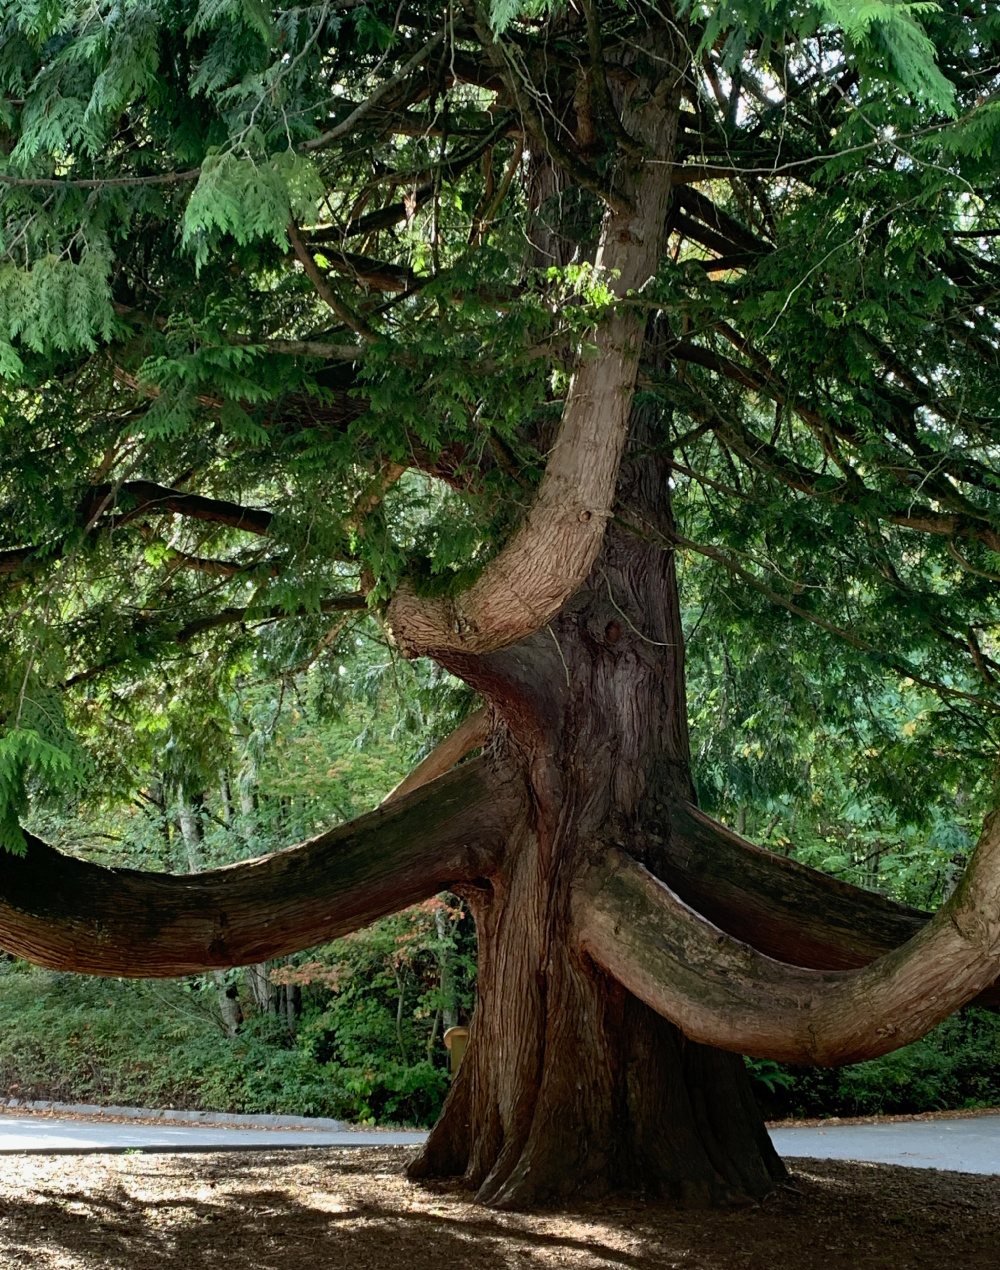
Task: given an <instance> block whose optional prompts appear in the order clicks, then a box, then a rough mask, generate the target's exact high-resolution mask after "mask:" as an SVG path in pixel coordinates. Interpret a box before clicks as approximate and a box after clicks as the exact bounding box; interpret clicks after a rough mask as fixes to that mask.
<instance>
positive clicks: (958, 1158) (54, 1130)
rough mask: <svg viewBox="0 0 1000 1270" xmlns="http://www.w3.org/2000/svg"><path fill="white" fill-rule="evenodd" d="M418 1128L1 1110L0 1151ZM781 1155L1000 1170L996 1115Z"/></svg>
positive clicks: (249, 1141) (307, 1143)
mask: <svg viewBox="0 0 1000 1270" xmlns="http://www.w3.org/2000/svg"><path fill="white" fill-rule="evenodd" d="M426 1137H427V1135H426V1134H425V1133H420V1132H415V1131H414V1132H383V1131H365V1130H363V1129H348V1130H343V1131H339V1132H338V1131H332V1130H329V1129H305V1128H303V1129H278V1128H275V1129H236V1128H222V1127H217V1126H213V1125H196V1126H190V1125H168V1124H155V1125H146V1124H106V1123H102V1122H101V1121H99V1120H82V1119H77V1120H73V1119H70V1118H66V1119H63V1118H59V1119H55V1118H49V1117H47V1116H11V1115H0V1154H10V1153H15V1152H16V1153H24V1154H32V1155H49V1154H66V1155H86V1154H91V1153H98V1152H122V1151H156V1152H161V1151H260V1150H265V1151H275V1150H295V1149H301V1148H303V1147H345V1146H348V1147H362V1146H416V1145H418V1144H419V1143H421V1142H423V1141H424V1139H425V1138H426ZM771 1137H772V1138H773V1140H774V1144H775V1146H776V1147H777V1148H778V1151H779V1152H780V1154H781V1155H783V1156H805V1157H811V1158H813V1159H828V1160H872V1161H876V1162H878V1163H882V1164H907V1165H910V1166H911V1167H913V1168H934V1169H950V1170H955V1171H958V1172H962V1173H997V1174H1000V1116H977V1117H975V1118H971V1119H963V1120H919V1121H906V1122H901V1123H898V1124H874V1125H829V1126H827V1127H826V1128H816V1129H813V1128H793V1129H773V1130H772V1131H771Z"/></svg>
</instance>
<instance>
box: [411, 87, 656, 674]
mask: <svg viewBox="0 0 1000 1270" xmlns="http://www.w3.org/2000/svg"><path fill="white" fill-rule="evenodd" d="M644 87H645V88H646V89H648V90H649V95H648V97H647V96H645V95H644V93H643V92H637V93H636V99H637V104H634V105H631V106H629V105H628V104H627V106H626V112H625V113H626V122H627V123H628V125H629V131H630V132H634V133H635V134H636V136H637V137H638V138H639V139H640V140H641V141H642V142H643V143H645V144H647V145H648V146H649V147H650V149H651V150H652V152H653V153H654V154H655V155H657V156H658V159H659V160H662V161H658V162H656V163H653V164H648V165H647V166H646V167H645V168H644V170H643V171H642V172H641V179H639V180H635V179H634V178H633V176H632V175H631V174H626V175H625V177H624V178H623V179H624V181H625V188H626V192H627V194H628V199H627V202H628V206H629V208H630V209H632V206H633V196H634V198H635V208H634V211H633V210H630V211H629V212H627V213H624V214H622V213H617V212H609V213H608V214H607V216H606V217H605V222H604V225H603V227H602V230H601V238H600V243H599V247H598V253H597V260H596V264H597V267H598V268H599V269H601V270H602V271H605V276H606V277H607V279H608V286H609V287H610V288H611V289H612V290H613V291H614V293H615V295H616V296H617V297H619V298H621V299H624V298H625V297H626V296H628V295H629V293H630V292H634V291H636V290H638V289H639V288H641V287H643V286H645V284H646V283H647V282H648V280H649V279H650V278H651V277H655V275H656V272H657V269H658V267H659V262H660V255H661V252H662V248H663V244H664V241H665V237H666V220H667V206H668V203H669V199H670V188H671V186H670V164H669V162H668V161H667V160H669V158H670V157H671V156H672V150H673V144H674V140H675V134H676V125H677V100H676V94H677V85H676V83H674V82H673V81H672V80H664V81H663V82H662V83H660V84H658V85H655V86H650V85H645V86H644ZM644 329H645V313H644V312H639V311H637V310H636V309H632V308H628V307H626V306H616V307H615V308H614V309H612V310H611V313H610V315H609V316H607V317H605V318H604V319H603V320H602V321H600V323H599V324H598V326H597V327H596V329H595V330H594V332H593V336H592V338H591V339H590V340H588V343H589V344H590V345H591V346H592V347H591V349H588V355H587V356H581V357H579V358H578V360H577V363H576V366H575V368H574V371H573V376H572V379H571V381H570V384H569V388H568V391H567V394H566V401H565V405H564V407H563V413H562V420H561V423H560V427H559V432H558V435H557V436H556V440H555V444H554V445H553V447H552V451H551V453H550V455H549V459H548V463H547V465H546V468H545V475H544V476H543V478H542V482H541V485H540V487H539V490H538V495H537V498H536V500H535V503H534V505H533V506H532V508H531V510H530V511H529V512H528V515H527V517H526V518H525V520H524V522H523V523H522V525H521V526H520V528H519V529H518V530H517V531H516V532H515V534H514V535H513V537H512V538H511V539H510V541H509V542H508V543H507V544H506V546H504V548H503V549H502V550H501V552H500V554H499V555H498V556H497V557H496V558H495V559H494V560H492V561H490V563H489V564H487V566H486V568H485V569H484V570H483V572H482V574H481V575H480V576H479V578H478V579H477V581H476V582H474V583H473V585H472V586H471V587H469V589H468V590H466V591H464V592H462V593H461V594H459V595H458V596H453V597H440V598H427V597H420V596H418V595H417V594H416V593H415V591H414V590H413V589H412V588H409V587H407V586H405V585H404V586H403V587H401V588H400V589H399V590H398V591H397V593H396V595H395V597H394V598H393V600H392V602H391V603H390V605H389V608H388V611H387V615H386V616H387V621H388V624H389V627H390V629H391V630H392V632H393V634H394V636H395V638H396V641H397V643H398V644H399V647H400V649H401V651H402V652H403V654H404V656H407V657H415V656H421V655H431V656H434V655H438V654H444V653H447V652H449V651H452V652H460V653H472V654H480V653H487V652H492V651H495V650H496V649H499V648H504V647H506V646H508V645H510V644H513V643H516V642H517V641H518V640H519V639H522V638H524V637H525V636H526V635H529V634H530V633H531V632H532V631H535V630H538V629H539V628H540V627H542V626H544V625H545V624H546V623H547V622H548V621H550V620H551V619H552V617H553V616H554V615H555V614H556V613H557V612H558V611H559V609H560V608H561V607H562V605H563V604H564V603H565V602H566V600H567V599H568V598H569V597H570V596H571V595H572V594H573V592H574V591H575V590H576V589H577V587H578V586H579V585H580V583H581V582H582V581H583V580H584V578H585V577H586V576H587V574H588V573H589V571H590V569H591V566H592V565H593V562H594V560H595V559H596V557H597V553H598V552H599V550H600V547H601V543H602V542H603V540H604V531H605V527H606V525H607V522H608V520H609V519H610V517H611V512H612V506H613V503H614V493H615V486H616V483H617V477H618V467H619V464H620V462H621V456H622V451H623V447H624V444H625V437H626V434H627V431H628V421H629V415H630V411H631V405H632V396H633V393H634V390H635V382H636V375H637V372H638V364H639V354H640V351H641V347H642V337H643V331H644ZM594 346H596V355H591V354H592V353H593V347H594Z"/></svg>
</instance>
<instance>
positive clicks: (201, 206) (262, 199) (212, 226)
mask: <svg viewBox="0 0 1000 1270" xmlns="http://www.w3.org/2000/svg"><path fill="white" fill-rule="evenodd" d="M322 195H323V182H322V180H321V179H320V176H319V173H318V172H316V171H315V169H314V168H313V166H312V164H311V163H310V162H309V160H308V159H306V158H303V157H302V156H301V155H297V154H295V152H294V151H292V150H284V151H281V152H279V153H278V154H276V155H272V156H270V157H268V158H264V159H262V160H255V159H254V158H253V157H251V156H250V155H246V156H244V157H238V156H237V155H235V154H233V153H232V152H231V151H230V152H227V153H224V154H215V155H209V156H207V157H206V158H205V160H204V161H203V163H202V165H201V175H200V176H199V178H198V184H197V185H196V186H195V187H194V190H193V192H192V194H191V197H190V198H189V199H188V203H187V207H186V208H185V209H184V222H183V224H184V231H183V236H182V242H183V243H184V244H185V246H193V247H194V250H195V259H196V261H197V264H198V267H199V268H200V267H201V266H202V265H204V264H205V262H206V261H207V260H208V259H209V257H210V255H212V254H214V253H215V252H217V251H218V250H219V246H220V238H221V237H222V235H224V234H232V236H233V237H234V238H235V239H236V241H237V243H238V244H239V245H240V246H241V247H245V246H246V245H247V244H248V243H251V242H253V241H254V240H255V239H258V238H265V239H270V240H271V241H272V242H273V243H274V244H275V245H276V246H277V247H279V248H280V249H282V250H287V249H288V234H287V230H288V222H289V220H290V219H292V218H294V219H296V220H302V219H308V218H310V217H311V216H312V215H313V214H314V213H315V210H316V204H317V202H318V201H319V199H320V198H321V197H322Z"/></svg>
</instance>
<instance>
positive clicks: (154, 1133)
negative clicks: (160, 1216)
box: [0, 1116, 427, 1155]
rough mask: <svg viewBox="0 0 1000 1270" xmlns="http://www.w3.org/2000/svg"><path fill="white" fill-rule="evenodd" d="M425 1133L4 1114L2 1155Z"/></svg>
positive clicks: (243, 1147) (408, 1138)
mask: <svg viewBox="0 0 1000 1270" xmlns="http://www.w3.org/2000/svg"><path fill="white" fill-rule="evenodd" d="M426 1137H427V1134H426V1133H419V1132H412V1133H410V1132H399V1133H393V1132H386V1131H384V1130H372V1131H370V1132H366V1131H365V1130H363V1129H348V1130H344V1131H342V1132H333V1131H330V1130H322V1129H227V1128H215V1127H214V1126H207V1125H198V1126H196V1127H190V1126H188V1125H165V1124H156V1125H145V1124H102V1123H101V1122H100V1121H99V1120H68V1119H67V1120H63V1119H58V1120H57V1119H49V1118H48V1117H43V1116H0V1154H11V1153H13V1152H17V1153H19V1154H29V1155H50V1154H52V1155H89V1154H92V1153H97V1152H105V1153H106V1152H123V1151H157V1152H160V1151H279V1150H284V1151H288V1150H301V1149H302V1148H303V1147H376V1146H383V1147H385V1146H410V1145H414V1146H415V1145H417V1144H418V1143H421V1142H423V1141H424V1139H425V1138H426Z"/></svg>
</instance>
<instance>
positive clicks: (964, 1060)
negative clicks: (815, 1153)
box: [747, 1008, 1000, 1118]
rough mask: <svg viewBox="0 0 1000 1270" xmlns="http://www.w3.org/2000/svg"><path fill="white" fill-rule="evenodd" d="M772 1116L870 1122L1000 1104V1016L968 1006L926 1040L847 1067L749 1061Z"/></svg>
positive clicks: (760, 1096)
mask: <svg viewBox="0 0 1000 1270" xmlns="http://www.w3.org/2000/svg"><path fill="white" fill-rule="evenodd" d="M747 1066H748V1068H749V1070H750V1073H751V1076H752V1077H753V1080H754V1087H755V1092H756V1094H757V1097H758V1100H759V1101H760V1103H761V1105H762V1107H764V1108H765V1112H766V1114H767V1115H769V1116H771V1117H773V1118H779V1117H784V1116H868V1115H888V1114H898V1113H904V1112H920V1111H943V1110H954V1109H958V1108H963V1107H987V1106H996V1105H998V1104H1000V1015H996V1014H991V1013H989V1012H988V1011H986V1010H976V1009H972V1008H967V1009H965V1010H961V1011H960V1012H959V1013H958V1014H956V1015H954V1016H953V1017H952V1018H950V1019H946V1020H945V1022H944V1023H942V1024H941V1025H940V1026H939V1027H937V1028H935V1029H934V1031H933V1032H930V1033H928V1035H927V1036H925V1037H924V1038H923V1039H922V1040H920V1041H916V1042H915V1043H914V1044H913V1045H907V1046H905V1047H904V1048H903V1049H900V1050H896V1051H895V1052H894V1053H892V1054H886V1055H885V1056H884V1057H882V1058H876V1059H872V1060H871V1062H868V1063H856V1064H854V1065H852V1066H850V1067H840V1068H819V1067H790V1066H786V1065H785V1064H782V1063H772V1062H763V1061H761V1060H757V1059H748V1060H747Z"/></svg>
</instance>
